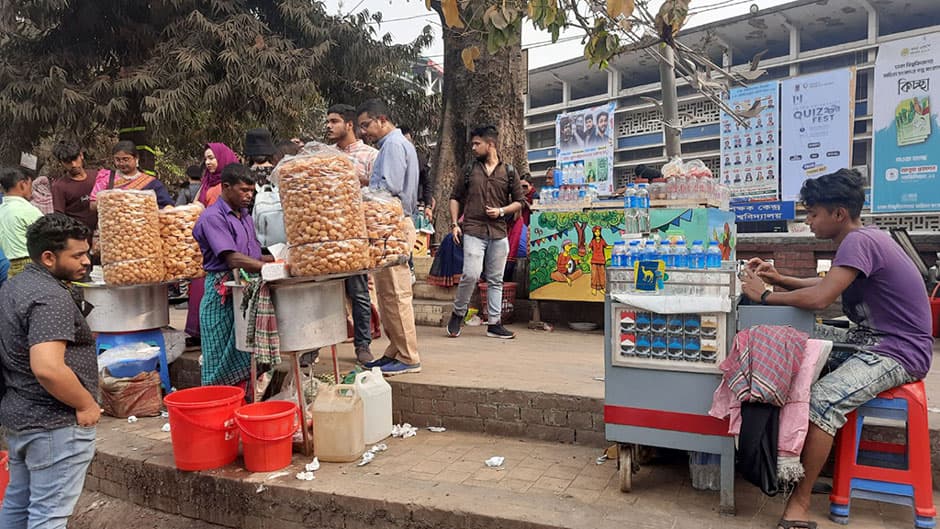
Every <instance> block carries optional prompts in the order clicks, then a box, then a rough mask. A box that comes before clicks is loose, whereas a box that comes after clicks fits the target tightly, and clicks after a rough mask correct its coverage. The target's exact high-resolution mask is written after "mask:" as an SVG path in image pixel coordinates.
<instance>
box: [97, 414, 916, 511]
mask: <svg viewBox="0 0 940 529" xmlns="http://www.w3.org/2000/svg"><path fill="white" fill-rule="evenodd" d="M164 422H165V419H161V418H159V417H157V418H141V419H140V420H139V421H138V422H136V423H133V424H129V423H128V422H127V421H125V420H120V419H110V418H105V419H103V420H102V422H101V424H100V425H99V427H98V442H97V454H96V456H95V459H94V460H93V462H92V464H91V466H90V468H89V471H88V477H87V479H86V482H85V487H86V493H87V492H97V493H100V494H104V495H106V496H110V497H113V498H118V499H120V500H123V501H127V502H131V503H133V504H136V505H138V506H142V507H146V508H148V509H154V510H157V511H161V512H163V513H168V514H171V515H174V516H183V517H186V518H191V519H194V520H200V521H203V522H208V523H210V524H216V525H219V526H223V527H232V528H239V529H269V528H270V529H274V528H277V529H301V528H305V527H318V528H324V529H364V528H366V527H381V528H386V529H397V528H401V529H417V528H444V527H463V528H468V529H478V528H483V527H487V528H489V527H498V528H501V529H523V528H526V529H529V528H539V529H555V528H559V529H561V528H599V529H613V528H619V527H633V526H636V524H637V523H638V522H637V521H638V520H642V521H643V523H642V524H641V525H642V526H643V527H646V528H649V529H667V528H672V527H719V526H722V527H724V526H728V524H729V523H731V524H732V525H733V526H734V527H739V528H742V529H743V528H747V529H750V528H760V527H770V526H771V525H772V524H773V523H774V521H775V520H776V518H777V517H778V516H779V513H780V512H781V511H782V508H783V502H784V501H785V498H784V497H783V496H782V495H781V496H778V497H777V498H771V499H768V498H765V497H763V496H761V493H760V491H759V489H757V488H756V487H753V486H749V485H747V484H745V483H744V482H743V481H741V480H739V481H738V483H737V484H736V485H737V486H736V503H737V510H738V516H737V518H735V519H730V518H726V517H722V516H721V515H720V514H719V513H718V512H717V505H718V493H717V492H702V491H695V490H693V489H692V488H691V487H690V485H689V467H688V463H687V462H686V461H684V460H682V461H677V462H671V463H670V462H665V463H653V464H649V465H644V466H642V467H641V469H640V471H639V473H638V474H636V475H635V476H634V478H633V483H634V488H633V492H632V493H630V494H624V493H621V492H620V491H619V481H618V479H617V470H616V468H617V467H616V463H615V462H614V461H606V462H604V463H602V464H600V465H598V464H595V458H596V457H597V456H598V455H599V451H598V450H596V449H593V448H587V447H579V446H571V445H561V444H557V443H546V442H541V441H531V440H525V439H512V438H499V437H491V436H486V435H479V434H467V433H461V432H454V431H447V432H444V433H431V432H428V431H427V430H422V431H420V432H419V433H418V435H417V436H416V437H413V438H410V439H404V440H403V439H387V440H385V441H383V442H384V443H386V444H387V446H388V450H387V451H385V452H380V453H379V454H378V455H376V457H375V460H374V461H373V462H372V463H371V464H369V465H367V466H364V467H358V466H356V464H355V462H353V463H327V462H323V463H322V464H321V468H320V470H318V471H317V472H316V477H315V479H314V480H313V481H299V480H297V479H296V478H295V474H296V473H297V472H299V471H301V470H302V469H303V465H304V464H305V463H307V462H309V460H310V458H305V457H302V456H299V455H295V456H294V458H293V461H292V464H291V465H290V466H289V467H288V468H286V469H284V473H283V474H282V475H280V476H277V475H274V473H271V472H263V473H257V474H251V473H248V472H247V471H245V470H244V469H243V468H242V461H241V460H240V459H239V460H236V462H235V463H233V464H231V465H228V466H226V467H224V468H221V469H216V470H210V471H204V472H180V471H177V470H176V469H175V467H174V463H173V456H172V444H171V441H170V436H171V434H170V433H164V432H162V431H161V426H162V424H163V423H164ZM496 455H499V456H502V457H504V458H505V461H504V467H503V468H501V469H493V468H487V467H486V466H485V465H484V464H483V461H484V460H486V459H488V458H490V457H492V456H496ZM768 503H770V504H771V505H768ZM826 508H827V507H826V505H824V502H817V504H816V507H815V509H813V512H812V517H813V518H814V519H824V518H825V513H826ZM910 517H911V515H910V511H909V510H908V509H859V510H858V512H853V526H854V525H858V526H859V527H898V526H901V525H902V524H905V523H909V521H910ZM690 521H694V523H691V524H690V523H689V522H690ZM146 524H147V525H148V527H149V526H150V520H149V519H148V521H147V522H146ZM193 526H194V527H195V526H197V525H196V524H194V525H193Z"/></svg>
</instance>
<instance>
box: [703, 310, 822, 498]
mask: <svg viewBox="0 0 940 529" xmlns="http://www.w3.org/2000/svg"><path fill="white" fill-rule="evenodd" d="M758 327H767V326H758ZM780 328H781V329H789V330H787V331H785V332H784V337H785V336H787V335H790V334H791V331H792V333H793V334H792V336H791V337H790V338H788V339H790V340H795V342H794V343H793V344H791V345H790V346H787V347H784V348H783V354H786V355H791V356H794V357H795V358H796V364H797V371H796V373H795V375H793V376H792V377H789V385H788V387H786V388H782V389H781V388H777V389H776V390H775V392H776V393H780V394H783V395H786V397H785V401H784V404H783V406H781V410H780V414H779V423H780V424H779V429H778V441H777V453H778V457H777V469H778V480H779V481H780V482H782V483H792V482H795V481H797V480H799V479H800V478H801V477H802V476H803V466H802V464H800V453H801V452H802V451H803V441H804V440H805V439H806V432H807V429H808V427H809V398H810V391H811V388H812V384H813V382H814V381H815V380H816V379H817V378H818V377H819V373H820V371H821V369H822V367H823V366H824V365H825V363H826V360H827V359H828V357H829V351H830V350H831V349H832V342H827V341H823V340H812V339H806V334H804V333H801V332H799V331H796V330H795V329H792V328H789V327H780ZM755 329H756V327H755ZM752 331H753V329H752ZM751 336H752V332H751V331H742V332H739V333H738V335H737V337H736V338H735V342H734V343H735V346H734V347H733V348H732V351H731V354H730V355H729V356H728V358H727V359H726V360H725V361H724V362H722V364H721V366H720V368H721V370H722V372H724V377H723V379H722V383H721V384H719V385H718V388H717V389H716V390H715V394H714V398H713V400H712V407H711V410H709V412H708V413H709V415H711V416H713V417H717V418H721V419H723V418H725V417H728V416H729V415H730V421H729V428H728V433H730V434H732V435H738V434H739V433H740V431H741V403H742V401H741V400H739V399H738V398H736V397H735V393H734V392H733V391H732V389H731V386H730V384H729V380H730V379H731V378H732V377H733V376H734V375H735V374H737V375H738V377H739V378H741V379H742V380H745V381H746V380H749V379H753V377H748V376H744V375H740V373H738V371H739V370H741V369H744V367H746V366H751V365H754V363H755V362H756V363H758V364H760V362H761V361H762V358H763V353H762V352H761V350H760V346H758V344H760V343H761V342H762V341H763V339H764V338H763V337H764V336H767V334H766V332H765V333H764V334H763V335H758V338H757V340H756V341H754V342H753V343H752V340H751ZM785 339H786V338H785ZM800 340H802V342H800ZM781 343H783V342H782V341H779V342H777V343H775V344H774V348H773V349H774V350H777V351H779V350H780V348H781V346H780V344H781ZM800 343H802V344H803V345H802V346H799V344H800ZM744 352H746V353H747V356H748V361H747V362H745V363H744V364H742V361H741V355H742V354H743V353H744ZM784 365H789V362H785V363H784ZM748 368H749V367H748ZM757 369H761V370H762V369H763V366H762V365H758V367H757ZM768 378H769V376H768V375H766V373H765V374H764V379H765V380H766V379H768ZM744 395H745V397H749V396H750V395H751V392H750V390H748V391H745V392H744ZM749 401H751V402H761V401H759V400H757V399H750V400H749Z"/></svg>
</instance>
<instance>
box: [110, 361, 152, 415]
mask: <svg viewBox="0 0 940 529" xmlns="http://www.w3.org/2000/svg"><path fill="white" fill-rule="evenodd" d="M98 388H99V389H100V390H101V391H100V393H101V408H102V409H103V410H104V413H105V415H110V416H111V417H118V418H121V419H123V418H126V417H132V416H133V417H156V416H158V415H160V408H161V407H162V405H163V398H162V396H161V394H160V375H159V373H157V372H156V371H148V372H145V373H140V374H138V375H137V376H135V377H134V378H114V377H109V376H105V377H101V378H100V379H99V380H98Z"/></svg>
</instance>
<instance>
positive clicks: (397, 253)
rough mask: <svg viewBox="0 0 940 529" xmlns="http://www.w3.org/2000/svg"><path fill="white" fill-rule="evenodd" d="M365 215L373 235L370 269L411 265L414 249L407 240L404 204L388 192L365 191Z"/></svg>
mask: <svg viewBox="0 0 940 529" xmlns="http://www.w3.org/2000/svg"><path fill="white" fill-rule="evenodd" d="M362 211H363V214H364V216H365V221H366V230H367V231H368V232H369V266H370V267H371V268H378V267H380V266H391V265H396V264H400V263H402V262H404V261H407V259H408V254H409V253H410V252H411V248H410V247H409V245H408V240H407V238H406V236H405V233H406V232H405V225H404V223H405V222H411V221H410V220H408V218H407V217H405V214H404V210H403V208H402V205H401V201H400V200H399V199H398V198H396V197H393V196H392V195H391V194H389V193H388V192H387V191H376V190H373V189H364V190H363V191H362Z"/></svg>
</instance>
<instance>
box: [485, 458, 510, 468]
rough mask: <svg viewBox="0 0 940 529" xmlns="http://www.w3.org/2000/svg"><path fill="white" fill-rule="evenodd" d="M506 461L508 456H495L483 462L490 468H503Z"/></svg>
mask: <svg viewBox="0 0 940 529" xmlns="http://www.w3.org/2000/svg"><path fill="white" fill-rule="evenodd" d="M505 462H506V458H505V457H503V456H493V457H491V458H489V459H487V460H486V461H484V462H483V463H484V464H485V465H486V466H488V467H490V468H501V467H502V466H503V463H505Z"/></svg>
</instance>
